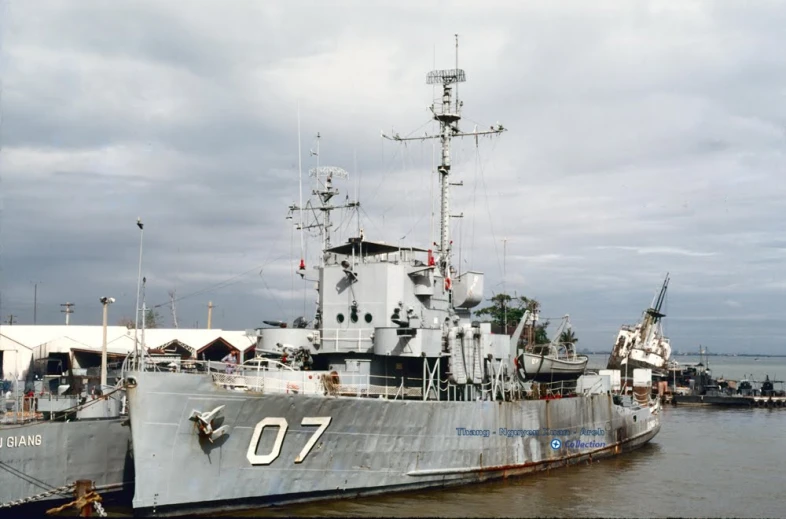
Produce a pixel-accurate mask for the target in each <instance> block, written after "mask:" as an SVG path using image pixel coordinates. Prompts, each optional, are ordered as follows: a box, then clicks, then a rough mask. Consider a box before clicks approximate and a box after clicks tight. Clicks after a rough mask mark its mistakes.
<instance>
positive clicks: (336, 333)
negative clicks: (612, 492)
mask: <svg viewBox="0 0 786 519" xmlns="http://www.w3.org/2000/svg"><path fill="white" fill-rule="evenodd" d="M373 331H374V329H373V328H358V329H342V328H325V329H324V330H322V336H321V338H320V342H321V343H322V345H323V353H324V352H329V351H335V352H347V351H353V350H355V351H359V352H362V351H366V350H368V349H370V348H371V347H373V345H374V341H373V339H372V338H371V337H370V334H371V333H372V332H373ZM346 344H351V345H352V346H351V348H350V347H346V348H339V345H346ZM328 345H332V346H333V349H332V350H329V349H326V347H327V346H328Z"/></svg>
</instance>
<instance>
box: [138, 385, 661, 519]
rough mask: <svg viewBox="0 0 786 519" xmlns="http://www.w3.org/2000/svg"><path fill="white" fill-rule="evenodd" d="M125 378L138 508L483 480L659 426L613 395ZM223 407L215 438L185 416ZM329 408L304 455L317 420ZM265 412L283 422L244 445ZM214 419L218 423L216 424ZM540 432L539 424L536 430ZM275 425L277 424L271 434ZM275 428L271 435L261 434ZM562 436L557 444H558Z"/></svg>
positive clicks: (570, 457)
mask: <svg viewBox="0 0 786 519" xmlns="http://www.w3.org/2000/svg"><path fill="white" fill-rule="evenodd" d="M135 379H136V380H135V382H136V385H135V387H133V388H129V399H130V403H131V410H130V415H131V420H132V432H133V440H134V447H135V450H134V463H135V471H136V493H135V496H134V508H135V509H136V512H137V513H140V514H155V515H165V514H175V515H177V514H180V513H185V512H188V511H193V510H195V509H198V510H201V511H211V510H216V509H224V508H227V507H229V508H231V507H246V506H259V505H264V504H271V503H278V504H280V503H284V502H295V501H304V500H310V499H323V498H325V497H326V496H336V497H337V496H347V495H362V494H370V493H380V492H387V491H395V490H403V489H408V488H425V487H433V486H446V485H456V484H465V483H472V482H477V481H484V480H487V479H493V478H498V477H509V476H515V475H521V474H527V473H530V472H535V471H539V470H546V469H550V468H556V467H559V466H563V465H566V464H571V463H577V462H580V461H583V460H586V459H589V456H590V455H592V456H593V458H595V459H597V458H599V457H604V456H609V455H614V454H618V453H620V452H623V451H625V450H629V449H632V448H635V447H638V446H639V445H641V444H643V443H646V442H647V441H649V440H650V439H651V438H652V437H653V436H654V435H655V434H657V432H658V430H659V429H660V418H659V413H658V411H657V408H655V409H653V408H651V407H648V406H647V407H641V408H638V407H635V406H634V407H623V406H620V405H615V404H613V402H612V397H611V396H610V395H608V394H596V395H592V396H580V397H574V398H560V399H549V400H529V401H528V400H523V401H516V402H503V401H496V402H495V401H474V402H473V401H470V402H433V401H412V400H409V401H407V400H398V401H391V400H385V399H375V398H344V397H319V396H314V397H310V396H304V395H286V394H270V395H260V394H249V393H239V392H234V391H227V390H223V389H221V388H217V387H216V386H215V385H214V384H213V383H212V380H211V379H210V378H209V377H208V376H194V375H185V374H163V373H139V374H137V375H135ZM221 405H223V406H225V407H224V409H223V411H222V416H221V425H225V426H227V427H228V432H227V433H226V434H225V435H224V436H222V437H221V438H219V439H218V440H217V441H215V442H213V443H211V442H209V441H206V440H204V439H200V438H199V436H198V435H197V434H196V433H195V432H194V425H193V422H192V421H190V420H189V419H188V417H189V416H190V414H191V413H192V411H193V410H201V411H205V410H209V409H214V408H216V407H218V406H221ZM308 417H312V418H313V417H325V418H329V420H330V421H329V425H328V426H327V428H326V429H325V430H324V433H323V434H322V435H321V436H320V437H319V440H318V441H316V442H315V443H314V445H313V448H311V450H310V451H309V452H308V453H307V456H306V457H305V458H304V459H303V461H302V463H295V460H296V459H297V458H298V457H299V456H301V454H302V451H303V449H304V447H305V446H306V445H307V443H308V442H309V440H310V439H311V438H312V437H313V435H314V433H315V431H316V428H315V427H313V426H303V425H301V423H302V422H304V418H308ZM263 419H268V420H270V419H277V420H280V422H278V423H285V424H286V426H287V429H286V432H285V433H284V434H283V436H282V440H281V441H280V444H279V451H278V453H277V455H276V456H274V459H272V460H270V461H269V463H266V464H256V465H254V464H252V463H251V461H250V459H249V456H250V455H252V454H253V455H260V456H263V455H265V454H268V453H271V451H275V448H274V447H275V441H276V437H277V432H278V430H279V429H278V427H271V428H270V429H267V430H266V431H265V432H264V433H263V434H262V435H261V436H260V439H259V446H258V448H257V449H256V450H253V449H252V450H249V446H250V444H251V441H252V436H253V435H254V431H255V428H256V427H258V425H259V423H260V421H261V420H263ZM217 425H218V423H217ZM533 431H537V432H538V433H537V434H534V433H533ZM268 433H270V434H269V435H268ZM265 435H268V436H265ZM555 439H556V440H559V445H557V444H556V443H553V442H554V440H555Z"/></svg>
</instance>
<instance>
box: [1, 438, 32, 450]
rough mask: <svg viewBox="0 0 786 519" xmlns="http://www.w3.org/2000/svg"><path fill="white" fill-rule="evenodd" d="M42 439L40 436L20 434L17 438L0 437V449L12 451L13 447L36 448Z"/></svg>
mask: <svg viewBox="0 0 786 519" xmlns="http://www.w3.org/2000/svg"><path fill="white" fill-rule="evenodd" d="M42 441H43V438H41V435H40V434H28V435H24V434H20V435H19V436H6V437H3V436H0V449H13V448H15V447H38V446H39V445H41V443H42Z"/></svg>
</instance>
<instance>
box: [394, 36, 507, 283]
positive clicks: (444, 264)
mask: <svg viewBox="0 0 786 519" xmlns="http://www.w3.org/2000/svg"><path fill="white" fill-rule="evenodd" d="M455 36H456V68H454V69H445V70H432V71H431V72H429V73H428V74H427V75H426V83H427V84H429V85H434V84H441V85H442V96H441V98H438V99H436V100H434V103H433V104H432V105H431V108H430V109H431V113H432V116H433V118H434V120H436V121H437V122H439V129H440V131H439V134H438V135H424V136H422V137H400V136H399V135H398V134H395V135H393V136H389V135H386V134H385V133H384V132H383V133H382V137H384V138H385V139H389V140H392V141H398V142H404V141H424V140H427V139H439V140H440V143H441V145H442V158H441V162H440V165H439V167H438V168H437V171H438V172H439V181H440V199H441V200H440V235H439V244H438V247H439V249H438V252H439V256H440V260H439V268H440V272H441V273H442V275H443V276H444V277H445V285H446V287H450V286H451V283H450V271H451V268H450V254H451V248H452V247H451V245H452V242H451V240H450V218H451V215H450V182H449V180H448V177H449V176H450V141H451V139H453V138H455V137H474V138H475V139H476V142H477V138H478V137H479V136H481V135H498V134H500V133H502V132H504V131H506V128H504V127H503V126H502V125H501V124H497V125H496V126H491V127H490V128H489V129H488V130H477V129H475V130H474V131H472V132H462V131H461V130H460V129H459V127H458V122H459V121H460V120H461V108H462V107H463V105H464V103H463V102H462V101H459V98H458V84H459V83H463V82H464V81H466V80H467V77H466V74H465V72H464V71H463V70H462V69H460V68H458V34H456V35H455ZM454 85H455V101H454V94H453V86H454Z"/></svg>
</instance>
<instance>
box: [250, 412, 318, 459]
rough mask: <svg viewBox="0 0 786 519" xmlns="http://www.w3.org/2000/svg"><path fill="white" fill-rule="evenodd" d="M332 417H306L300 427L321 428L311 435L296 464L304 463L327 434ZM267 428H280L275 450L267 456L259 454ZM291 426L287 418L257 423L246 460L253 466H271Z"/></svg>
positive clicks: (279, 452)
mask: <svg viewBox="0 0 786 519" xmlns="http://www.w3.org/2000/svg"><path fill="white" fill-rule="evenodd" d="M330 419H331V417H330V416H318V417H310V416H306V417H304V418H303V420H302V421H301V422H300V425H318V426H319V428H318V429H317V430H316V431H314V434H312V435H311V438H309V440H308V442H306V445H305V446H304V447H303V450H302V451H300V454H298V455H297V458H295V463H302V462H303V460H304V459H306V456H308V453H309V452H311V449H312V448H314V444H316V443H317V440H319V437H320V436H322V433H324V432H325V429H327V428H328V425H330ZM265 427H278V434H276V441H275V442H274V443H273V448H272V449H271V450H270V452H268V453H267V454H257V447H258V446H259V439H260V438H261V437H262V431H264V430H265ZM288 427H289V424H287V419H286V418H274V417H268V418H265V419H264V420H260V421H259V423H257V426H256V427H254V434H252V435H251V443H250V444H249V446H248V452H247V453H246V458H248V461H249V463H251V464H252V465H270V464H271V463H273V461H275V459H276V458H278V455H279V454H281V445H282V444H283V443H284V436H286V434H287V428H288Z"/></svg>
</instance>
